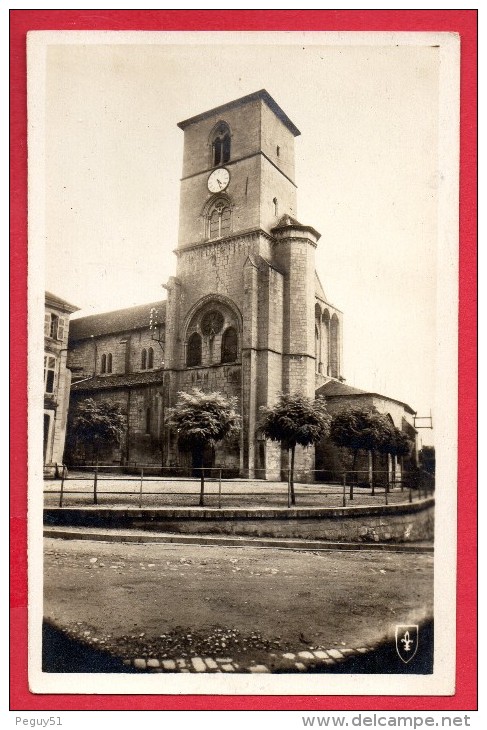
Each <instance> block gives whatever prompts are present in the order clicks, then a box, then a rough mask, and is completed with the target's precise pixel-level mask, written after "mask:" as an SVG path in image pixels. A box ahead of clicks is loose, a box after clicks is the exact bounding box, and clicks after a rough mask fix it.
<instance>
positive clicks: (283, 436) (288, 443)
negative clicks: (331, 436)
mask: <svg viewBox="0 0 487 730" xmlns="http://www.w3.org/2000/svg"><path fill="white" fill-rule="evenodd" d="M261 413H262V417H261V422H260V425H259V430H260V431H261V433H262V434H263V435H264V436H265V438H266V439H269V440H270V441H277V442H279V443H280V444H281V446H283V447H284V448H286V449H287V450H288V451H289V452H290V456H291V464H290V485H291V503H292V504H296V496H295V492H294V457H295V452H296V446H297V445H298V444H299V445H300V446H311V444H315V443H317V442H318V441H319V440H320V439H321V438H323V437H324V436H327V435H328V432H329V426H330V420H331V417H330V415H329V413H328V411H327V409H326V403H325V400H324V399H323V398H317V399H316V400H312V399H311V398H307V397H306V396H304V395H301V394H300V393H294V394H286V395H280V396H279V399H278V401H277V403H276V405H275V406H274V407H273V408H266V407H262V408H261Z"/></svg>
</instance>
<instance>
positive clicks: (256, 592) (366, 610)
mask: <svg viewBox="0 0 487 730" xmlns="http://www.w3.org/2000/svg"><path fill="white" fill-rule="evenodd" d="M44 593H45V598H44V615H45V619H46V620H47V621H48V622H49V623H50V624H52V625H53V626H54V627H56V628H58V629H61V630H62V632H63V634H64V635H65V636H66V637H69V638H71V639H74V640H76V641H82V642H83V644H84V645H86V646H88V647H92V648H94V649H103V651H107V652H109V653H110V655H112V656H114V657H117V658H120V659H122V660H123V659H125V660H133V659H134V657H137V658H140V660H141V664H143V662H146V661H147V660H149V659H151V660H152V665H153V666H154V665H157V662H159V663H160V666H163V665H162V662H163V661H165V662H166V664H165V665H164V666H166V667H171V666H173V662H174V661H175V660H179V662H180V663H179V664H178V666H179V667H180V668H181V667H183V668H184V667H186V666H187V664H188V663H189V666H190V667H191V668H193V665H194V662H193V664H191V658H192V657H210V658H212V660H211V661H212V662H213V663H212V664H211V663H210V666H213V665H214V666H217V665H216V664H215V661H214V660H215V659H216V658H218V657H220V658H221V657H227V658H228V662H227V666H229V667H230V666H233V667H234V668H235V667H236V668H237V669H238V667H239V666H248V665H249V664H257V665H259V666H261V665H264V666H267V667H268V666H271V671H277V670H278V669H279V667H278V668H277V669H275V668H273V666H274V665H276V666H277V665H278V664H279V661H278V660H281V659H282V656H286V655H288V656H289V657H291V656H294V660H293V661H294V664H295V665H296V666H297V664H296V662H297V661H298V660H299V656H298V655H299V653H300V652H301V653H303V652H304V654H305V655H307V654H308V653H309V652H316V651H318V652H322V653H323V652H325V653H324V654H323V656H325V655H326V652H327V651H329V650H330V649H331V650H335V651H336V650H338V651H339V652H341V653H344V655H345V656H346V655H347V653H348V652H349V653H350V654H351V653H352V650H353V649H358V648H360V647H371V646H377V645H378V644H379V643H380V642H381V641H383V640H384V639H386V638H388V639H390V638H391V636H392V635H393V634H394V630H395V626H396V624H411V623H418V622H423V621H425V620H427V619H431V617H432V615H433V556H432V555H431V554H426V553H413V554H409V553H399V552H398V553H394V552H377V551H375V552H374V551H364V550H362V551H357V552H348V551H347V552H341V551H330V552H320V553H313V552H307V551H298V550H280V549H276V548H260V549H259V548H255V547H243V548H242V547H239V548H234V547H220V546H195V545H191V546H189V545H174V544H173V545H169V544H154V543H152V544H151V543H148V544H147V543H145V544H122V543H113V542H111V543H102V542H88V541H77V540H69V541H64V540H60V539H54V538H46V539H45V568H44ZM47 648H48V647H47ZM332 655H333V654H332ZM269 657H274V659H273V660H272V659H269ZM168 662H169V664H168ZM273 663H274V664H273ZM281 664H282V661H281ZM305 664H306V662H305ZM195 666H196V665H195ZM281 668H282V667H281ZM298 668H299V667H298ZM66 671H74V669H70V670H69V669H68V670H66ZM232 671H233V670H232Z"/></svg>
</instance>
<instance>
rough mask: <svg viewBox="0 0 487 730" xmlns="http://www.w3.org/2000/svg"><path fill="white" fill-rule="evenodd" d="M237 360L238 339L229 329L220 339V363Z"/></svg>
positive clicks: (235, 333) (234, 332)
mask: <svg viewBox="0 0 487 730" xmlns="http://www.w3.org/2000/svg"><path fill="white" fill-rule="evenodd" d="M237 359H238V337H237V332H236V330H235V329H234V328H233V327H229V328H228V329H227V330H225V332H224V333H223V337H222V358H221V361H222V362H235V360H237Z"/></svg>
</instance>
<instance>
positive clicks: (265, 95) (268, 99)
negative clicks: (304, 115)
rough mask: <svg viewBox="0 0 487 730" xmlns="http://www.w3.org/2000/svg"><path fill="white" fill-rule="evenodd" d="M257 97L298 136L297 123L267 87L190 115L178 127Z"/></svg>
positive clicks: (180, 127) (222, 111)
mask: <svg viewBox="0 0 487 730" xmlns="http://www.w3.org/2000/svg"><path fill="white" fill-rule="evenodd" d="M256 99H262V101H264V102H265V103H266V104H267V106H268V107H269V109H271V110H272V111H273V112H274V114H275V115H276V117H278V119H280V120H281V122H282V123H283V124H284V125H285V126H286V127H287V128H288V129H289V131H290V132H291V133H292V134H293V135H294V136H295V137H298V136H299V135H300V134H301V132H300V131H299V129H298V128H297V127H296V125H295V124H293V123H292V122H291V120H290V119H289V117H288V115H287V114H286V112H284V111H283V110H282V109H281V107H280V106H279V104H277V102H275V101H274V99H273V98H272V96H271V95H270V94H269V92H268V91H266V90H265V89H260V91H254V92H253V93H252V94H247V96H241V97H240V99H234V100H233V101H229V102H228V103H227V104H222V105H221V106H216V107H214V108H213V109H209V110H208V111H206V112H203V113H202V114H197V115H196V116H194V117H190V118H189V119H185V120H184V121H183V122H179V124H178V127H179V129H183V130H184V129H186V127H188V126H189V125H190V124H194V123H195V122H200V121H201V120H202V119H207V118H208V117H211V116H213V115H214V114H223V113H224V112H226V111H228V110H229V109H234V108H235V107H238V106H242V105H243V104H248V103H249V102H251V101H255V100H256Z"/></svg>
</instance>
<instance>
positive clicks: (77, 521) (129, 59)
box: [27, 31, 459, 695]
mask: <svg viewBox="0 0 487 730" xmlns="http://www.w3.org/2000/svg"><path fill="white" fill-rule="evenodd" d="M27 50H28V56H27V58H28V67H27V71H28V133H29V403H30V406H29V591H30V593H29V681H30V686H31V688H32V691H35V692H40V693H52V692H54V693H56V692H62V693H68V694H69V693H70V692H76V693H86V694H97V693H103V692H110V693H120V694H123V693H133V694H137V693H152V694H158V693H159V694H229V695H232V694H268V695H273V694H287V695H293V694H296V695H297V694H299V695H306V694H314V695H315V694H316V695H318V694H358V695H366V694H377V693H379V691H380V693H381V694H390V695H395V694H402V695H422V694H423V695H432V694H451V693H453V691H454V676H455V661H454V656H455V653H454V646H455V614H454V611H455V545H456V520H455V515H456V513H455V510H456V466H457V464H456V439H457V433H456V428H457V426H456V412H457V336H458V332H457V319H458V263H457V261H458V124H459V42H458V38H457V37H456V36H454V35H453V34H447V33H358V32H354V33H352V32H342V33H326V32H320V33H319V32H297V31H293V32H272V33H271V32H253V33H245V32H234V33H230V32H221V33H220V32H212V33H204V32H152V33H149V32H147V33H146V32H76V31H58V32H55V31H52V32H50V31H46V32H33V33H30V34H29V36H28V44H27ZM42 357H43V358H44V359H43V363H44V368H43V370H42V368H41V362H42ZM42 375H43V378H44V379H43V382H42ZM437 482H438V490H436V484H437Z"/></svg>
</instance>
